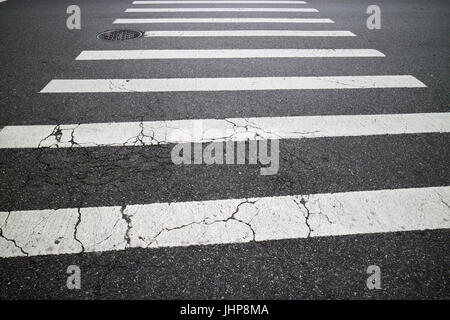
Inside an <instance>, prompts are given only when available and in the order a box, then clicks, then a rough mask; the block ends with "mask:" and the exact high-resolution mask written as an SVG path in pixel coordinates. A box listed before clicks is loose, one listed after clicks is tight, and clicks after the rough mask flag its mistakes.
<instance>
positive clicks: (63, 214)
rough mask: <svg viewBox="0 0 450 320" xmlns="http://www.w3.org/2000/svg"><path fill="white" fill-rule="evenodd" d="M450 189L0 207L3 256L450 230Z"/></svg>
mask: <svg viewBox="0 0 450 320" xmlns="http://www.w3.org/2000/svg"><path fill="white" fill-rule="evenodd" d="M449 204H450V187H430V188H412V189H395V190H377V191H358V192H346V193H333V194H330V193H326V194H313V195H305V196H301V195H299V196H283V197H264V198H250V199H227V200H212V201H201V202H200V201H195V202H175V203H153V204H144V205H130V206H127V207H125V208H121V207H93V208H81V209H77V208H70V209H58V210H32V211H12V212H0V231H1V232H2V237H0V257H15V256H24V255H28V256H37V255H49V254H74V253H79V252H82V251H84V252H103V251H111V250H124V249H126V248H129V247H143V248H158V247H177V246H190V245H210V244H224V243H245V242H250V241H267V240H280V239H296V238H307V237H324V236H342V235H350V234H370V233H383V232H398V231H414V230H434V229H449V228H450V210H449Z"/></svg>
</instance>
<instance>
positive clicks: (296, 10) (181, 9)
mask: <svg viewBox="0 0 450 320" xmlns="http://www.w3.org/2000/svg"><path fill="white" fill-rule="evenodd" d="M125 12H141V13H142V12H319V11H318V10H317V9H314V8H128V9H126V10H125Z"/></svg>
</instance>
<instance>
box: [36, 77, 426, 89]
mask: <svg viewBox="0 0 450 320" xmlns="http://www.w3.org/2000/svg"><path fill="white" fill-rule="evenodd" d="M424 87H426V85H425V84H423V83H422V82H420V81H419V80H417V79H416V78H415V77H413V76H410V75H399V76H336V77H257V78H169V79H56V80H51V81H50V82H49V83H48V84H47V85H46V86H45V87H44V88H43V89H42V90H41V93H81V92H83V93H87V92H91V93H95V92H180V91H254V90H317V89H375V88H424Z"/></svg>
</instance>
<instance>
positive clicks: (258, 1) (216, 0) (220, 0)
mask: <svg viewBox="0 0 450 320" xmlns="http://www.w3.org/2000/svg"><path fill="white" fill-rule="evenodd" d="M204 3H206V4H211V3H215V4H222V3H226V4H229V3H231V4H233V3H236V4H262V3H264V4H306V2H305V1H276V0H275V1H269V0H253V1H245V0H211V1H208V0H198V1H190V0H189V1H188V0H186V1H184V0H181V1H176V0H173V1H133V4H204Z"/></svg>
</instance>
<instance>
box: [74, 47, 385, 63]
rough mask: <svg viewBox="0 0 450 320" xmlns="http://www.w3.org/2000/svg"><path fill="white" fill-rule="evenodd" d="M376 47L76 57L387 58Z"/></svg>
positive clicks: (99, 52) (88, 56) (92, 53)
mask: <svg viewBox="0 0 450 320" xmlns="http://www.w3.org/2000/svg"><path fill="white" fill-rule="evenodd" d="M384 56H385V55H384V54H382V53H381V52H380V51H378V50H374V49H215V50H205V49H203V50H87V51H82V52H81V53H80V54H79V55H78V57H76V59H75V60H129V59H236V58H240V59H242V58H345V57H384Z"/></svg>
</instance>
